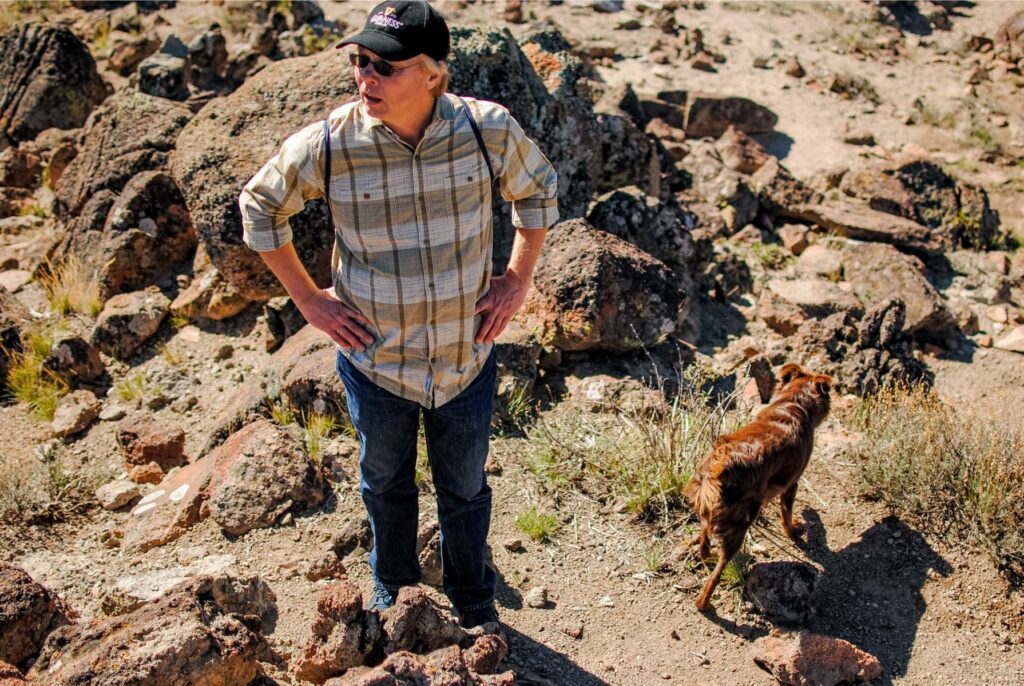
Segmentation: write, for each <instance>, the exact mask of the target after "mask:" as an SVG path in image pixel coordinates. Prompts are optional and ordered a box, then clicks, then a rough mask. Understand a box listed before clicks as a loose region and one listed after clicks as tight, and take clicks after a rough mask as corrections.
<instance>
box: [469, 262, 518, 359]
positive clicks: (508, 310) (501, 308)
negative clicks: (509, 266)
mask: <svg viewBox="0 0 1024 686" xmlns="http://www.w3.org/2000/svg"><path fill="white" fill-rule="evenodd" d="M528 290H530V283H529V281H526V282H525V283H524V282H523V280H522V279H521V278H520V277H519V276H518V275H517V274H516V273H515V272H512V271H506V272H505V273H504V274H502V275H501V276H494V277H491V288H490V290H489V291H488V292H487V295H485V296H484V297H483V298H481V299H480V300H479V301H478V302H477V304H476V314H480V313H481V312H483V313H486V314H485V316H484V321H483V322H482V323H481V324H480V330H479V331H478V332H477V334H476V342H477V343H480V344H486V343H490V342H491V341H493V340H494V339H495V338H497V337H498V336H499V335H500V334H501V332H502V331H504V330H505V327H506V326H508V323H509V321H510V320H511V319H512V316H513V315H514V314H515V313H516V312H518V311H519V308H520V307H522V306H523V301H525V300H526V292H527V291H528Z"/></svg>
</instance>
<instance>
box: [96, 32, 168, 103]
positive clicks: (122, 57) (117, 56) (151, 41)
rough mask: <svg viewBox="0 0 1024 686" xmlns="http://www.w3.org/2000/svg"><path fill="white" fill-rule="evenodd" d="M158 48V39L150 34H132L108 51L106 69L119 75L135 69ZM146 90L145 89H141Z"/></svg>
mask: <svg viewBox="0 0 1024 686" xmlns="http://www.w3.org/2000/svg"><path fill="white" fill-rule="evenodd" d="M159 49H160V40H159V39H157V38H154V37H150V36H133V37H132V38H130V39H129V40H126V41H125V42H123V43H121V44H120V45H118V46H117V47H115V48H114V50H113V51H112V52H111V53H110V57H109V58H108V59H107V69H110V70H112V71H116V72H117V73H118V74H120V75H121V76H128V75H129V74H131V73H132V72H134V71H135V68H136V67H137V66H139V63H140V62H142V61H143V60H144V59H146V58H147V57H149V56H150V55H152V54H153V53H155V52H156V51H157V50H159ZM143 92H146V91H143Z"/></svg>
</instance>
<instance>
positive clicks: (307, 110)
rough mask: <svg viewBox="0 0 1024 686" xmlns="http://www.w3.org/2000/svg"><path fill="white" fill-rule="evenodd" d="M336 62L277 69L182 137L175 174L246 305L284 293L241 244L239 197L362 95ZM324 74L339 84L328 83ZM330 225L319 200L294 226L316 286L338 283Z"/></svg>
mask: <svg viewBox="0 0 1024 686" xmlns="http://www.w3.org/2000/svg"><path fill="white" fill-rule="evenodd" d="M337 59H338V55H337V54H335V52H334V51H332V50H326V51H324V52H322V53H318V54H316V55H313V56H310V57H302V58H295V59H288V60H281V61H279V62H275V63H273V64H270V65H268V66H267V67H266V68H265V69H263V70H262V71H260V72H259V73H258V74H256V75H255V76H253V77H252V78H250V79H248V80H247V81H246V82H245V84H243V85H242V86H241V87H240V88H238V90H236V91H235V92H233V93H232V94H231V95H228V96H226V97H223V98H216V99H214V100H212V101H211V102H210V103H209V104H208V105H206V106H205V107H204V108H203V109H202V111H201V112H200V113H199V114H198V115H196V117H195V119H193V120H192V121H191V122H190V123H189V124H188V126H186V127H185V128H184V129H183V130H182V132H181V134H180V135H179V136H178V139H177V143H176V147H175V150H174V153H173V155H172V162H171V172H172V174H173V176H174V178H175V180H176V181H177V183H178V186H179V187H180V188H181V191H182V193H183V195H184V197H185V200H186V203H187V205H188V208H189V212H190V214H191V218H192V222H193V224H194V226H195V231H196V233H197V235H198V237H199V240H200V242H201V243H202V244H203V246H204V248H205V250H206V252H207V254H208V255H209V258H210V261H211V262H212V263H213V265H214V266H215V267H216V268H217V270H218V271H219V272H220V274H221V275H222V276H223V278H224V279H225V280H226V281H227V282H228V283H230V284H231V285H232V286H233V287H234V289H235V291H236V292H237V294H238V296H239V297H240V298H242V299H245V300H248V301H253V300H255V301H265V300H268V299H269V298H270V297H273V296H275V295H282V294H283V289H282V287H281V285H280V283H279V282H278V281H277V279H276V278H275V277H274V275H273V274H272V273H271V272H270V270H269V269H268V268H267V267H266V265H265V264H264V263H263V260H262V259H261V258H260V256H259V255H258V254H257V253H256V252H255V251H253V250H250V249H249V248H248V246H246V245H245V244H244V243H243V242H242V224H241V217H240V214H239V210H238V196H239V193H240V192H241V190H242V187H243V186H244V185H245V183H246V182H247V181H248V180H249V179H250V178H251V177H252V176H253V175H254V174H255V173H256V172H257V171H258V170H259V169H260V167H262V166H263V164H264V163H265V162H266V161H267V160H269V159H270V158H271V157H273V156H274V155H275V154H277V152H278V149H279V148H280V145H281V143H282V142H283V141H284V139H285V138H286V137H287V135H288V134H290V133H292V132H294V131H296V130H297V129H299V128H301V127H302V126H304V125H307V124H313V123H316V122H317V121H318V120H319V119H320V118H321V117H322V116H323V115H324V113H326V112H328V111H330V110H331V109H332V108H334V107H337V106H338V105H340V104H341V103H343V102H346V101H347V100H349V99H351V98H352V97H353V96H354V95H355V94H356V86H355V81H354V80H353V76H352V70H351V69H337V66H338V65H337ZM325 70H334V71H336V72H337V78H333V79H326V80H325V79H323V78H322V76H323V74H324V73H325ZM326 222H327V216H326V212H325V205H324V204H323V202H322V201H319V200H317V201H315V202H311V203H310V204H309V205H308V206H307V209H306V210H305V211H303V212H301V213H299V214H298V215H296V216H294V217H292V218H291V219H290V225H291V227H292V230H293V231H294V240H293V242H294V244H295V248H296V250H297V251H298V254H299V258H300V259H301V260H302V262H303V264H304V265H306V266H307V268H308V269H309V271H310V274H311V276H312V278H313V279H314V281H316V282H317V283H327V282H329V281H330V278H331V276H330V256H331V248H332V246H333V236H331V235H329V234H328V232H325V231H323V227H324V226H326V225H327V224H326Z"/></svg>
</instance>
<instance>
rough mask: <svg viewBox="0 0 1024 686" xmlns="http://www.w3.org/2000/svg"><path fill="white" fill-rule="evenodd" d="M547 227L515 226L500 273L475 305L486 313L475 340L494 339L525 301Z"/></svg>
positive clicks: (477, 310)
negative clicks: (525, 227) (507, 255)
mask: <svg viewBox="0 0 1024 686" xmlns="http://www.w3.org/2000/svg"><path fill="white" fill-rule="evenodd" d="M547 233H548V230H547V229H546V228H545V229H516V237H515V239H513V241H512V257H510V258H509V261H508V268H507V269H506V270H505V273H504V274H502V275H501V276H496V277H493V278H492V279H491V288H490V290H489V291H488V292H487V295H485V296H484V297H483V298H481V299H480V302H478V303H477V304H476V313H477V314H479V313H481V312H486V313H487V316H486V317H484V321H483V323H482V324H480V331H478V332H477V334H476V342H477V343H490V342H491V341H493V340H494V339H495V338H497V337H498V336H499V335H500V334H501V332H502V331H504V330H505V327H506V326H508V323H509V321H511V319H512V317H513V316H514V315H515V313H516V312H518V311H519V308H520V307H522V306H523V302H524V301H525V300H526V294H527V292H529V290H530V285H531V284H532V283H533V268H534V267H535V266H536V265H537V258H538V257H539V256H540V249H541V246H542V245H544V237H545V236H547Z"/></svg>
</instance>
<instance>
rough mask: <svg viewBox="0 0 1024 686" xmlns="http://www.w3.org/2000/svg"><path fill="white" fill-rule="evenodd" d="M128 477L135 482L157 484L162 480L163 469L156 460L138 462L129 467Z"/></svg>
mask: <svg viewBox="0 0 1024 686" xmlns="http://www.w3.org/2000/svg"><path fill="white" fill-rule="evenodd" d="M128 479H129V480H130V481H134V482H135V483H137V484H158V483H160V482H161V481H163V480H164V470H163V469H161V468H160V465H158V464H157V463H156V462H150V463H149V464H140V465H138V466H136V467H132V468H131V470H130V471H129V472H128Z"/></svg>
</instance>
